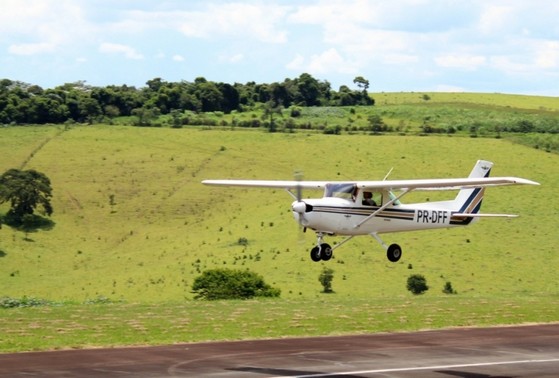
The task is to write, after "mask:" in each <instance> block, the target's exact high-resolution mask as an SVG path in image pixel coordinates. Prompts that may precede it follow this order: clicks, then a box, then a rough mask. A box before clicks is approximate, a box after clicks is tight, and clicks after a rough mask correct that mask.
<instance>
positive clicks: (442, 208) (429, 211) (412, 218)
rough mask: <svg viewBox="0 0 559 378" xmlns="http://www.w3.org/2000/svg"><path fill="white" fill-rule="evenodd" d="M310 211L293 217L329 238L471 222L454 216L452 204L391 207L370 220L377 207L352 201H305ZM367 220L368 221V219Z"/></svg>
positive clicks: (331, 198) (326, 198)
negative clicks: (327, 235) (329, 236)
mask: <svg viewBox="0 0 559 378" xmlns="http://www.w3.org/2000/svg"><path fill="white" fill-rule="evenodd" d="M305 203H306V204H308V205H311V206H312V211H309V212H306V213H304V214H302V218H301V219H300V216H301V214H300V213H298V212H295V211H293V217H294V218H295V220H296V221H297V222H300V223H301V224H302V225H303V226H305V227H307V228H310V229H312V230H315V231H317V232H322V233H325V234H332V235H367V234H372V233H386V232H399V231H413V230H425V229H436V228H446V227H454V226H459V225H466V224H469V223H470V222H471V221H472V219H470V218H466V219H464V218H460V217H455V216H453V212H456V211H453V210H451V209H450V206H449V205H450V203H451V202H447V201H445V202H434V203H419V204H408V205H391V206H388V207H386V208H385V209H383V210H381V211H380V212H379V213H378V214H376V215H375V216H373V217H371V214H373V213H374V212H376V211H377V210H378V209H379V208H380V206H364V205H361V204H359V203H356V202H355V201H352V200H347V199H343V198H334V197H324V198H321V199H307V200H305ZM367 218H369V219H367Z"/></svg>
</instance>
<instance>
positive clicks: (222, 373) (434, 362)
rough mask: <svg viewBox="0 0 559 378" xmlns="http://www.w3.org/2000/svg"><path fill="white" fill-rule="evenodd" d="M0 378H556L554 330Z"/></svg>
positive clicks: (195, 346) (15, 370)
mask: <svg viewBox="0 0 559 378" xmlns="http://www.w3.org/2000/svg"><path fill="white" fill-rule="evenodd" d="M0 377H220V378H221V377H225V378H231V377H254V378H259V377H301V378H302V377H306V378H318V377H352V378H356V377H435V378H437V377H441V378H444V377H447V378H452V377H459V378H460V377H461V378H521V377H538V378H545V377H559V324H547V325H534V326H514V327H497V328H457V329H449V330H437V331H424V332H413V333H386V334H371V335H358V336H339V337H312V338H286V339H274V340H258V341H235V342H208V343H192V344H177V345H171V346H158V347H134V348H111V349H89V350H65V351H53V352H30V353H14V354H0Z"/></svg>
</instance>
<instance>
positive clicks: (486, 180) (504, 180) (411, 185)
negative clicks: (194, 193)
mask: <svg viewBox="0 0 559 378" xmlns="http://www.w3.org/2000/svg"><path fill="white" fill-rule="evenodd" d="M342 183H345V184H350V183H353V184H355V185H357V187H358V188H361V189H384V190H457V189H467V188H481V187H488V186H500V185H516V184H521V185H539V183H537V182H535V181H531V180H527V179H523V178H519V177H481V178H450V179H448V178H446V179H416V180H383V181H293V180H292V181H282V180H204V181H202V184H204V185H224V186H246V187H253V188H278V189H297V188H303V189H322V188H324V187H325V186H326V185H328V184H342Z"/></svg>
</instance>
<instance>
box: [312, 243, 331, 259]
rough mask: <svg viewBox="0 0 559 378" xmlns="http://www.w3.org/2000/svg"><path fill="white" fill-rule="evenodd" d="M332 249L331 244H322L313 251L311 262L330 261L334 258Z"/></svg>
mask: <svg viewBox="0 0 559 378" xmlns="http://www.w3.org/2000/svg"><path fill="white" fill-rule="evenodd" d="M332 255H333V253H332V247H331V246H330V244H326V243H321V244H320V245H317V246H315V247H314V248H313V249H311V260H312V261H315V262H318V261H320V260H323V261H328V260H330V259H331V258H332Z"/></svg>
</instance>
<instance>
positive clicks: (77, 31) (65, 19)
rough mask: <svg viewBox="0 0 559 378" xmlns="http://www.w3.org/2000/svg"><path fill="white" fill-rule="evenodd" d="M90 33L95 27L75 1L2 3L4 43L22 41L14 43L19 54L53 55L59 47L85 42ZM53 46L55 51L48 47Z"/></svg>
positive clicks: (0, 35) (0, 26)
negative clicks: (32, 52) (31, 52)
mask: <svg viewBox="0 0 559 378" xmlns="http://www.w3.org/2000/svg"><path fill="white" fill-rule="evenodd" d="M90 31H91V24H90V23H88V22H87V21H86V20H85V17H84V10H83V7H82V6H81V5H80V4H79V3H76V2H75V1H69V0H60V1H58V0H27V1H18V0H4V1H3V2H2V12H0V40H5V39H9V40H12V41H13V40H20V41H21V42H20V43H12V45H14V46H15V48H14V50H15V51H21V50H26V51H30V50H36V51H41V50H42V51H47V52H51V51H52V49H53V48H54V47H56V46H63V45H66V44H68V43H72V42H75V41H80V40H83V39H84V38H86V36H87V35H89V34H90ZM30 41H33V42H30ZM49 45H50V46H52V47H47V46H49ZM41 46H42V47H41ZM16 53H17V52H16Z"/></svg>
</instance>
